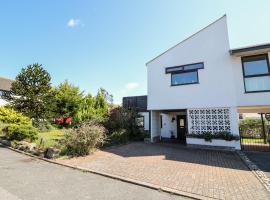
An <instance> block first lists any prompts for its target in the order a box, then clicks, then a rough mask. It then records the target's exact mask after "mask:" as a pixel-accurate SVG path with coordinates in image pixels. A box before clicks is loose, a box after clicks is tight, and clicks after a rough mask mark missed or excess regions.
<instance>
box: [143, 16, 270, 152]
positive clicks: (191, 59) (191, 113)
mask: <svg viewBox="0 0 270 200" xmlns="http://www.w3.org/2000/svg"><path fill="white" fill-rule="evenodd" d="M269 52H270V44H264V45H256V46H250V47H245V48H239V49H230V45H229V38H228V31H227V22H226V16H223V17H221V18H220V19H218V20H217V21H215V22H213V23H212V24H210V25H208V26H207V27H205V28H204V29H202V30H200V31H199V32H197V33H195V34H194V35H192V36H190V37H189V38H187V39H185V40H184V41H182V42H180V43H179V44H177V45H175V46H173V47H172V48H170V49H168V50H167V51H165V52H164V53H162V54H161V55H159V56H157V57H155V58H154V59H152V60H151V61H149V62H148V63H147V64H146V65H147V79H148V95H147V96H148V99H147V102H148V103H147V110H148V111H150V133H151V141H152V142H155V141H158V140H160V139H161V138H177V139H179V140H180V141H183V142H186V143H187V144H199V145H214V146H227V147H232V148H235V149H240V141H239V140H233V141H225V140H215V141H213V142H206V141H205V140H203V139H196V138H190V137H187V135H189V134H193V135H194V134H198V135H199V134H203V133H207V132H211V133H217V132H230V133H232V134H233V135H235V136H239V127H238V114H239V113H243V112H248V113H252V112H254V113H258V112H263V113H267V112H268V113H269V112H270V67H269V56H270V53H269Z"/></svg>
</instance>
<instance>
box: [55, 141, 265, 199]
mask: <svg viewBox="0 0 270 200" xmlns="http://www.w3.org/2000/svg"><path fill="white" fill-rule="evenodd" d="M59 162H62V163H67V164H72V165H76V166H80V167H84V168H89V169H93V170H97V171H101V172H105V173H110V174H113V175H117V176H121V177H125V178H129V179H134V180H139V181H142V182H146V183H151V184H154V185H158V186H163V187H167V188H171V189H174V190H178V191H183V192H188V193H193V194H197V195H200V196H202V197H210V198H217V199H256V200H258V199H264V200H265V199H270V196H269V193H268V192H267V191H266V189H265V188H264V187H263V185H262V184H261V183H260V182H259V180H258V179H257V178H256V177H255V176H254V174H253V173H252V172H251V171H249V170H248V168H247V167H246V166H245V165H244V164H243V162H242V161H241V160H240V158H239V157H238V156H237V155H236V154H235V153H233V152H221V151H213V150H200V149H191V148H186V147H183V146H180V145H178V144H170V145H167V144H144V143H131V144H128V145H124V146H119V147H114V148H111V149H107V150H103V151H97V152H96V153H94V155H90V156H86V157H83V158H73V159H69V160H60V161H59Z"/></svg>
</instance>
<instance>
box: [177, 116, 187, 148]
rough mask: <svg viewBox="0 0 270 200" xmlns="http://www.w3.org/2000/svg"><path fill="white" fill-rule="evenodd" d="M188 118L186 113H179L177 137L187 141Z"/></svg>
mask: <svg viewBox="0 0 270 200" xmlns="http://www.w3.org/2000/svg"><path fill="white" fill-rule="evenodd" d="M186 133H187V118H186V115H177V139H178V140H179V141H181V142H183V143H186Z"/></svg>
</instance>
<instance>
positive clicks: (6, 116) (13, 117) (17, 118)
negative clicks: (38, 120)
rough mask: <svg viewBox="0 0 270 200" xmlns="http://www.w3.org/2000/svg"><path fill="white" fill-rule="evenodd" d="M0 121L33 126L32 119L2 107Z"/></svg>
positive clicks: (0, 107) (0, 108)
mask: <svg viewBox="0 0 270 200" xmlns="http://www.w3.org/2000/svg"><path fill="white" fill-rule="evenodd" d="M0 121H1V122H3V123H7V124H23V125H31V123H32V122H31V119H30V118H28V117H26V116H24V115H23V114H21V113H19V112H16V111H15V110H13V109H11V108H7V107H3V106H0Z"/></svg>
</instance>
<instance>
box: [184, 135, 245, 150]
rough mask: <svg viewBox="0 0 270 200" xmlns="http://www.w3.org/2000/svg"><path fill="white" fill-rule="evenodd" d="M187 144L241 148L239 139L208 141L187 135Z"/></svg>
mask: <svg viewBox="0 0 270 200" xmlns="http://www.w3.org/2000/svg"><path fill="white" fill-rule="evenodd" d="M187 144H192V145H206V146H216V147H230V148H234V149H237V150H240V149H241V146H240V141H239V140H232V141H226V140H223V139H212V140H211V141H206V140H205V139H203V138H189V137H187Z"/></svg>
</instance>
